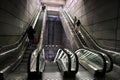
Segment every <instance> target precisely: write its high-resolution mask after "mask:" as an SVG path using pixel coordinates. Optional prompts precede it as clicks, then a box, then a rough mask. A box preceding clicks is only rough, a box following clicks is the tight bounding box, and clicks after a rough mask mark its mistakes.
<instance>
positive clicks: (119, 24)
mask: <svg viewBox="0 0 120 80" xmlns="http://www.w3.org/2000/svg"><path fill="white" fill-rule="evenodd" d="M70 1H71V2H70ZM65 10H66V11H67V12H68V13H70V14H71V15H72V16H73V17H74V16H77V18H78V19H80V21H81V23H82V25H83V26H84V28H85V29H86V30H87V31H88V32H89V33H90V35H91V36H92V37H93V38H94V39H95V41H96V42H97V43H98V44H99V45H100V46H102V47H104V48H107V49H112V50H116V51H120V1H119V0H92V1H91V0H73V1H72V0H69V1H68V2H67V4H66V6H65Z"/></svg>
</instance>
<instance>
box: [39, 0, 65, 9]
mask: <svg viewBox="0 0 120 80" xmlns="http://www.w3.org/2000/svg"><path fill="white" fill-rule="evenodd" d="M66 1H67V0H40V2H41V4H45V5H46V6H47V10H48V11H58V10H59V8H60V7H62V6H64V5H65V4H66Z"/></svg>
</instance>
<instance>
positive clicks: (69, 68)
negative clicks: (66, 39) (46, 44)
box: [61, 48, 71, 72]
mask: <svg viewBox="0 0 120 80" xmlns="http://www.w3.org/2000/svg"><path fill="white" fill-rule="evenodd" d="M61 49H62V50H63V51H64V53H65V54H66V55H67V57H68V72H70V71H71V58H70V55H69V54H68V53H67V51H66V50H64V49H63V48H61Z"/></svg>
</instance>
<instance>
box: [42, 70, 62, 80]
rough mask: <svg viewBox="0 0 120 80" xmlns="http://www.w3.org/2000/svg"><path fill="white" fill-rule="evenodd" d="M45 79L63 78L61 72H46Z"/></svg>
mask: <svg viewBox="0 0 120 80" xmlns="http://www.w3.org/2000/svg"><path fill="white" fill-rule="evenodd" d="M43 80H62V76H61V74H60V72H44V73H43Z"/></svg>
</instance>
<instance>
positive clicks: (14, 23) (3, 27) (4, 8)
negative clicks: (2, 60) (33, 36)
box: [0, 0, 40, 46]
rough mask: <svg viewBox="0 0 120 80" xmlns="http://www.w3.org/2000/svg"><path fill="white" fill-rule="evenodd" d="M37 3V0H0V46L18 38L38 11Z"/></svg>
mask: <svg viewBox="0 0 120 80" xmlns="http://www.w3.org/2000/svg"><path fill="white" fill-rule="evenodd" d="M39 5H40V3H39V1H38V0H1V1H0V46H3V45H6V44H11V43H14V42H16V40H18V39H19V36H20V35H21V34H22V33H23V32H24V31H25V29H26V28H27V27H28V24H29V23H30V21H31V19H32V18H33V16H34V15H35V13H36V12H37V11H38V7H39ZM8 40H9V41H8Z"/></svg>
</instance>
